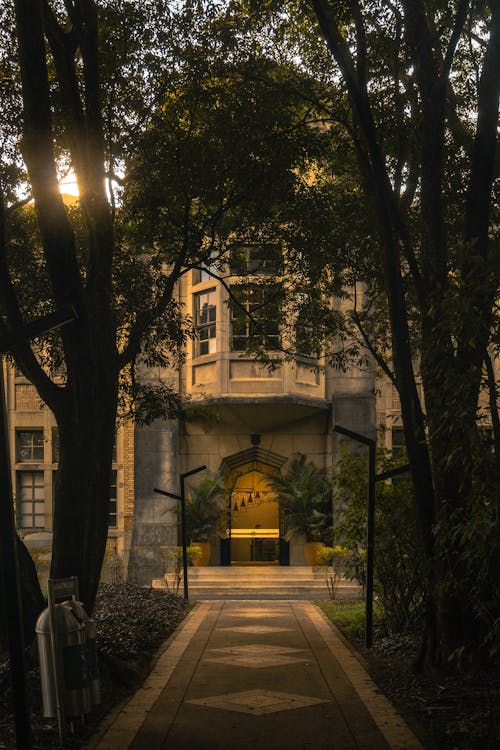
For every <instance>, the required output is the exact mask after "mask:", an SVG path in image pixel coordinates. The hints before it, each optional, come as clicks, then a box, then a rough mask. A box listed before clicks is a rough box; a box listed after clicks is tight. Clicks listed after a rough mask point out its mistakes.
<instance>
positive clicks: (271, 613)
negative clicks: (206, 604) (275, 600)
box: [222, 607, 288, 618]
mask: <svg viewBox="0 0 500 750" xmlns="http://www.w3.org/2000/svg"><path fill="white" fill-rule="evenodd" d="M222 614H223V615H224V617H255V618H261V617H286V616H287V615H288V612H284V611H283V610H281V611H280V610H276V609H260V608H259V607H255V608H253V609H252V608H249V609H238V610H236V612H228V611H227V610H224V612H223V613H222Z"/></svg>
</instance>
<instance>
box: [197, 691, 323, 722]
mask: <svg viewBox="0 0 500 750" xmlns="http://www.w3.org/2000/svg"><path fill="white" fill-rule="evenodd" d="M329 702H330V701H328V700H325V699H324V698H314V697H312V696H309V695H296V694H294V693H278V692H276V691H274V690H246V691H244V692H242V693H226V694H225V695H213V696H209V697H208V698H197V699H195V700H188V701H187V703H193V704H195V705H197V706H205V707H206V708H219V709H221V710H223V711H237V712H239V713H243V714H250V715H252V716H262V715H263V714H274V713H278V711H290V710H293V709H297V708H308V707H309V706H316V705H318V704H319V703H329Z"/></svg>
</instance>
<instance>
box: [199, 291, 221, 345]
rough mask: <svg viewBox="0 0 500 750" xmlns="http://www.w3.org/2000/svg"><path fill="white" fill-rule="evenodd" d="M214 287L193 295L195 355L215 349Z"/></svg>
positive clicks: (215, 310)
mask: <svg viewBox="0 0 500 750" xmlns="http://www.w3.org/2000/svg"><path fill="white" fill-rule="evenodd" d="M215 294H216V293H215V289H210V290H209V291H208V292H201V294H196V295H195V319H196V342H195V349H196V356H197V357H199V356H200V355H202V354H213V353H214V352H215V351H216V344H217V340H216V321H217V307H216V297H215Z"/></svg>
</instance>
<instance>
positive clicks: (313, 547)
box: [304, 542, 325, 565]
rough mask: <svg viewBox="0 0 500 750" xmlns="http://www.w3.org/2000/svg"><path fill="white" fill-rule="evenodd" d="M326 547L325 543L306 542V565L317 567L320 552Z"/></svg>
mask: <svg viewBox="0 0 500 750" xmlns="http://www.w3.org/2000/svg"><path fill="white" fill-rule="evenodd" d="M324 546H325V545H324V544H323V542H305V544H304V559H305V561H306V565H317V560H316V556H317V554H318V552H319V550H320V549H321V548H322V547H324Z"/></svg>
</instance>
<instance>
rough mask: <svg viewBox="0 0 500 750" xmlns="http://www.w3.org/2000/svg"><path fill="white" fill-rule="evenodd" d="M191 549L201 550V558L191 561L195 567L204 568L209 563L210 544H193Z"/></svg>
mask: <svg viewBox="0 0 500 750" xmlns="http://www.w3.org/2000/svg"><path fill="white" fill-rule="evenodd" d="M193 547H199V548H200V549H201V557H199V558H197V559H196V560H193V565H194V566H195V567H204V566H206V565H208V563H209V562H210V547H211V545H210V542H193Z"/></svg>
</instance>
